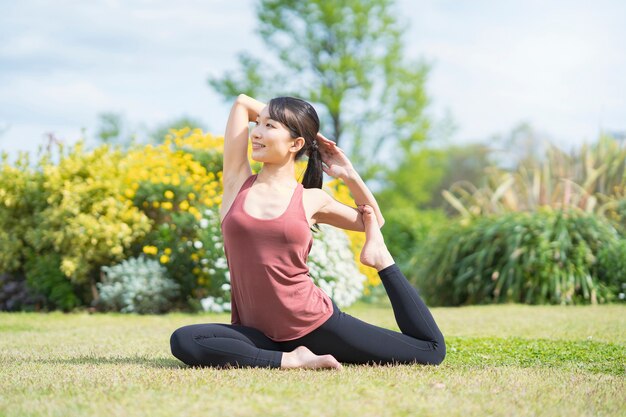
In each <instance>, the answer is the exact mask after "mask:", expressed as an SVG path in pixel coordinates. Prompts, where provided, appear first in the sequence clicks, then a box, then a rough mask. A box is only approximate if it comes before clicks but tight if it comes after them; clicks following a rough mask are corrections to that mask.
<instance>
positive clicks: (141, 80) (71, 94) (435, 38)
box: [0, 0, 626, 150]
mask: <svg viewBox="0 0 626 417" xmlns="http://www.w3.org/2000/svg"><path fill="white" fill-rule="evenodd" d="M254 4H255V3H254V2H253V1H252V0H247V1H241V0H240V1H236V2H216V1H200V0H195V1H190V0H187V1H181V2H178V3H176V4H174V3H172V2H170V1H165V0H159V1H148V0H130V1H102V0H101V1H93V2H74V1H69V0H65V1H61V0H60V1H57V2H52V3H51V2H48V1H44V0H40V1H37V0H28V1H22V2H12V3H10V4H7V5H3V13H2V16H1V17H0V37H1V38H2V39H3V42H2V43H0V91H2V94H1V95H0V127H2V126H3V125H6V124H7V123H8V124H11V125H12V126H13V127H12V128H11V129H10V130H9V131H8V132H7V133H6V134H5V135H4V136H0V144H1V146H2V149H8V148H7V142H10V143H11V144H12V145H11V146H14V147H15V149H18V147H22V149H31V150H34V149H35V147H36V145H34V144H35V143H38V142H40V135H41V133H42V132H45V131H46V130H47V128H46V127H54V129H56V130H58V131H63V132H67V133H66V134H67V136H68V138H70V137H72V136H75V137H76V136H78V135H77V134H71V132H74V133H76V132H78V131H79V130H78V129H79V128H80V127H81V126H86V127H89V128H90V129H91V130H93V129H95V127H96V126H95V123H96V115H97V113H100V112H104V111H120V112H123V113H124V114H125V116H126V117H127V118H128V119H129V120H131V121H134V122H139V121H142V122H146V123H147V124H149V125H154V124H157V123H161V122H163V121H165V120H170V119H172V118H174V117H176V116H180V115H182V114H186V115H189V116H193V117H196V118H200V119H201V120H205V121H207V122H208V123H207V124H208V125H209V128H210V129H211V130H212V131H213V132H215V133H220V132H221V131H222V130H223V127H224V125H225V121H226V117H227V112H228V109H229V105H228V104H225V103H223V102H222V101H221V99H220V98H219V97H218V96H217V95H216V94H215V93H214V92H212V90H211V89H210V88H209V87H208V85H207V84H206V79H207V77H208V76H209V75H210V74H211V75H219V74H223V73H224V72H225V71H228V70H233V69H236V67H237V63H236V54H237V53H238V52H239V51H242V50H247V51H255V54H256V55H257V56H259V55H262V51H263V48H262V47H261V42H260V40H259V39H258V37H257V36H255V35H254V34H253V30H254V27H255V25H256V23H255V20H254V7H253V6H254ZM398 9H399V11H400V12H401V13H402V15H403V16H405V17H406V19H408V21H409V22H410V23H411V25H410V30H409V31H408V33H407V34H406V40H407V50H408V53H409V54H410V55H411V56H412V57H420V56H421V57H424V58H426V59H427V60H428V61H431V62H433V64H434V65H433V69H432V71H431V73H430V77H429V78H428V81H427V88H428V91H429V93H430V96H431V97H432V99H433V106H432V111H431V112H432V113H435V114H442V113H443V110H444V109H446V108H448V109H450V110H451V111H452V114H453V117H454V118H455V120H456V121H457V123H458V124H459V125H460V130H459V131H458V133H457V135H456V140H458V141H463V140H468V139H484V138H486V137H488V136H490V135H491V134H493V133H496V132H500V133H503V132H507V131H509V130H510V129H511V128H512V127H513V126H514V125H516V124H517V123H518V122H520V121H522V120H528V121H530V122H531V123H532V124H533V125H534V126H536V127H537V128H540V129H542V130H546V131H548V132H550V133H551V134H553V135H554V136H555V137H557V138H561V139H560V140H562V141H569V142H579V141H581V140H582V139H585V138H586V139H588V140H591V139H593V138H594V137H595V135H596V133H597V130H598V129H599V128H600V127H605V128H611V129H617V130H626V125H625V123H626V122H625V121H624V120H625V119H624V117H623V116H624V114H625V113H626V103H625V102H624V100H625V97H626V79H625V77H623V76H622V73H623V72H624V71H623V69H624V68H625V67H626V54H624V53H623V51H624V50H626V48H625V46H626V45H625V42H626V41H625V40H626V33H625V32H626V29H625V28H624V25H623V22H622V19H623V16H626V3H623V2H618V1H608V0H605V1H597V2H594V3H593V5H591V4H590V3H587V2H581V1H576V0H572V1H567V2H566V1H562V0H556V1H554V2H549V3H546V2H539V1H536V0H528V1H501V2H492V1H486V0H476V1H472V2H451V1H447V2H446V1H438V2H435V1H426V0H420V1H413V0H402V1H401V2H400V4H399V7H398ZM28 135H33V137H32V138H29V137H28ZM11 149H13V148H11Z"/></svg>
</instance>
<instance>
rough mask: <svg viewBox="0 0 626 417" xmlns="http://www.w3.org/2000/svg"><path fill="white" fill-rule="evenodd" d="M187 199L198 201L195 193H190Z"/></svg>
mask: <svg viewBox="0 0 626 417" xmlns="http://www.w3.org/2000/svg"><path fill="white" fill-rule="evenodd" d="M187 198H189V200H191V201H193V200H195V199H196V195H195V194H194V193H189V194H187Z"/></svg>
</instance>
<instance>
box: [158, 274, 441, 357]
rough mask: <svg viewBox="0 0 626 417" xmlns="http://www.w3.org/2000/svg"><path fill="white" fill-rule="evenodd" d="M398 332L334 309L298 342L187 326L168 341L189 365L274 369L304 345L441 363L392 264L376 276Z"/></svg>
mask: <svg viewBox="0 0 626 417" xmlns="http://www.w3.org/2000/svg"><path fill="white" fill-rule="evenodd" d="M378 275H379V276H380V278H381V280H382V282H383V285H384V286H385V290H386V291H387V294H388V296H389V299H390V301H391V305H392V307H393V312H394V315H395V317H396V322H397V323H398V327H399V328H400V330H401V331H402V333H399V332H394V331H392V330H389V329H385V328H383V327H378V326H374V325H371V324H369V323H366V322H364V321H362V320H359V319H357V318H355V317H352V316H351V315H349V314H346V313H344V312H342V311H341V310H339V307H337V305H336V304H335V303H334V302H333V309H334V311H333V315H332V316H331V317H330V318H329V319H328V320H327V321H326V322H324V324H322V325H321V326H320V327H318V328H317V329H315V330H313V331H312V332H310V333H309V334H307V335H304V336H302V337H300V338H298V339H294V340H288V341H286V342H275V341H273V340H271V339H270V338H268V337H267V336H265V334H263V333H262V332H261V331H260V330H257V329H255V328H253V327H248V326H242V325H231V324H219V323H209V324H192V325H188V326H183V327H181V328H179V329H177V330H176V331H175V332H174V333H173V334H172V336H171V338H170V345H171V349H172V354H173V355H174V356H175V357H177V358H178V359H180V360H181V361H183V362H184V363H186V364H187V365H191V366H214V367H231V366H244V367H271V368H279V367H280V363H281V360H282V356H283V352H291V351H292V350H294V349H295V348H297V347H298V346H306V347H307V348H309V349H310V350H311V351H312V352H313V353H315V354H316V355H324V354H331V355H333V356H334V357H335V359H337V360H338V361H339V362H343V363H354V364H374V363H376V364H387V363H415V362H417V363H423V364H432V365H438V364H440V363H441V362H442V361H443V359H444V357H445V356H446V345H445V342H444V339H443V335H442V334H441V331H440V330H439V328H438V327H437V324H436V323H435V320H434V319H433V316H432V315H431V313H430V311H429V310H428V307H426V304H424V302H423V301H422V299H421V298H420V297H419V295H418V293H417V290H416V289H415V288H413V286H411V284H409V282H408V281H407V279H406V277H405V276H404V274H402V272H401V271H400V268H398V266H397V265H396V264H392V265H390V266H388V267H386V268H384V269H382V270H380V271H379V272H378Z"/></svg>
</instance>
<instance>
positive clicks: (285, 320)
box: [170, 95, 446, 369]
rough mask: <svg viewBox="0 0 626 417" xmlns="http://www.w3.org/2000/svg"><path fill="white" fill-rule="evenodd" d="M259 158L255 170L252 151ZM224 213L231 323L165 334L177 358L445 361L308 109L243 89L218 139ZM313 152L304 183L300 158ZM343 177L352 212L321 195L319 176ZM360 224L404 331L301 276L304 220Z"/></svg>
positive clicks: (437, 336)
mask: <svg viewBox="0 0 626 417" xmlns="http://www.w3.org/2000/svg"><path fill="white" fill-rule="evenodd" d="M249 122H254V123H255V124H256V126H255V127H254V128H253V129H252V132H251V135H250V139H251V141H252V158H253V159H254V160H256V161H259V162H262V163H263V167H262V169H261V170H260V172H259V173H258V174H255V175H252V171H251V168H250V164H249V162H248V157H247V149H248V124H249ZM224 136H225V137H224V167H223V184H224V194H223V198H222V206H221V210H220V218H221V220H222V232H223V236H224V251H225V254H226V259H227V261H228V266H229V270H230V274H231V275H230V277H231V299H232V301H231V303H232V309H231V324H230V325H227V324H217V323H212V324H194V325H188V326H184V327H181V328H179V329H177V330H176V331H175V332H174V333H173V334H172V336H171V339H170V344H171V349H172V353H173V355H174V356H176V357H177V358H178V359H180V360H181V361H183V362H185V363H186V364H188V365H192V366H217V367H222V366H227V367H230V366H233V365H238V366H252V367H273V368H299V367H302V368H334V369H341V368H342V365H341V363H342V362H343V363H356V364H363V363H379V364H384V363H414V362H418V363H424V364H440V363H441V362H442V361H443V359H444V357H445V354H446V347H445V342H444V338H443V335H442V334H441V332H440V330H439V328H438V327H437V324H436V323H435V321H434V319H433V317H432V315H431V313H430V311H429V310H428V308H427V307H426V305H425V304H424V302H423V301H422V300H421V299H420V297H419V295H418V293H417V291H416V290H415V288H413V287H412V286H411V285H410V284H409V282H408V281H407V279H406V278H405V277H404V275H403V274H402V272H400V269H399V268H398V266H397V265H396V264H395V263H394V260H393V258H392V256H391V254H390V253H389V251H388V250H387V247H386V246H385V243H384V240H383V236H382V234H381V232H380V227H381V226H382V225H383V223H384V219H383V217H382V214H381V212H380V209H379V208H378V204H377V203H376V200H375V198H374V196H373V195H372V193H371V192H370V191H369V190H368V188H367V186H366V185H365V183H364V182H363V181H362V179H361V178H360V177H359V175H358V174H357V172H356V171H355V170H354V169H353V167H352V164H351V163H350V161H349V160H348V158H347V157H346V155H345V154H344V152H343V151H342V150H341V149H340V148H339V147H338V146H337V145H336V144H335V143H334V142H332V141H330V140H328V139H326V138H325V137H324V136H323V135H322V134H320V133H319V119H318V116H317V113H316V112H315V110H314V109H313V107H312V106H311V105H310V104H309V103H307V102H305V101H303V100H300V99H296V98H292V97H278V98H274V99H272V100H270V102H269V103H268V105H267V106H266V105H265V104H263V103H261V102H259V101H257V100H254V99H253V98H251V97H248V96H245V95H240V96H239V97H238V98H237V100H236V101H235V103H234V104H233V106H232V109H231V112H230V116H229V118H228V123H227V125H226V132H225V135H224ZM305 154H306V155H308V165H307V169H306V172H305V174H304V179H303V183H302V184H300V183H298V182H297V181H296V180H295V179H294V177H295V175H294V173H295V161H296V160H298V159H300V158H301V157H302V156H304V155H305ZM322 172H326V173H327V174H328V175H330V176H333V177H336V178H341V179H342V180H343V181H344V182H345V183H346V184H347V185H348V187H349V188H350V191H351V192H352V195H353V196H354V198H355V201H356V202H358V203H359V204H358V209H355V208H353V207H350V206H347V205H344V204H342V203H340V202H338V201H337V200H335V199H334V198H333V197H332V196H330V195H329V194H328V193H327V192H326V191H324V190H322V189H321V187H322V177H323V173H322ZM320 223H326V224H330V225H333V226H336V227H340V228H343V229H347V230H358V231H364V232H365V235H366V243H365V245H364V247H363V250H362V252H361V255H360V260H361V262H362V263H363V264H365V265H368V266H371V267H373V268H376V270H377V271H378V274H379V276H380V278H381V280H382V282H383V285H384V287H385V289H386V291H387V294H388V295H389V298H390V300H391V304H392V307H393V311H394V315H395V317H396V321H397V323H398V326H399V327H400V329H401V331H402V333H399V332H394V331H392V330H389V329H385V328H382V327H377V326H373V325H371V324H368V323H365V322H363V321H361V320H359V319H357V318H355V317H353V316H351V315H349V314H346V313H344V312H342V311H341V310H340V309H339V308H338V307H337V305H336V304H335V303H334V301H333V300H332V299H331V298H330V297H329V296H328V295H327V294H325V293H324V292H323V291H322V290H321V289H320V288H319V287H317V286H316V285H315V284H314V283H313V281H312V280H311V277H310V275H309V274H308V272H309V270H308V268H307V265H306V260H307V256H308V254H309V251H310V249H311V245H312V243H313V238H312V233H311V227H319V226H317V224H320Z"/></svg>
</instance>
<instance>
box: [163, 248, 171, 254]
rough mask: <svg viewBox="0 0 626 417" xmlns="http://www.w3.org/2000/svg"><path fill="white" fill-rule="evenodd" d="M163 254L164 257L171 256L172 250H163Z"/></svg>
mask: <svg viewBox="0 0 626 417" xmlns="http://www.w3.org/2000/svg"><path fill="white" fill-rule="evenodd" d="M163 252H165V254H166V255H171V254H172V250H171V249H170V248H165V250H164V251H163Z"/></svg>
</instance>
